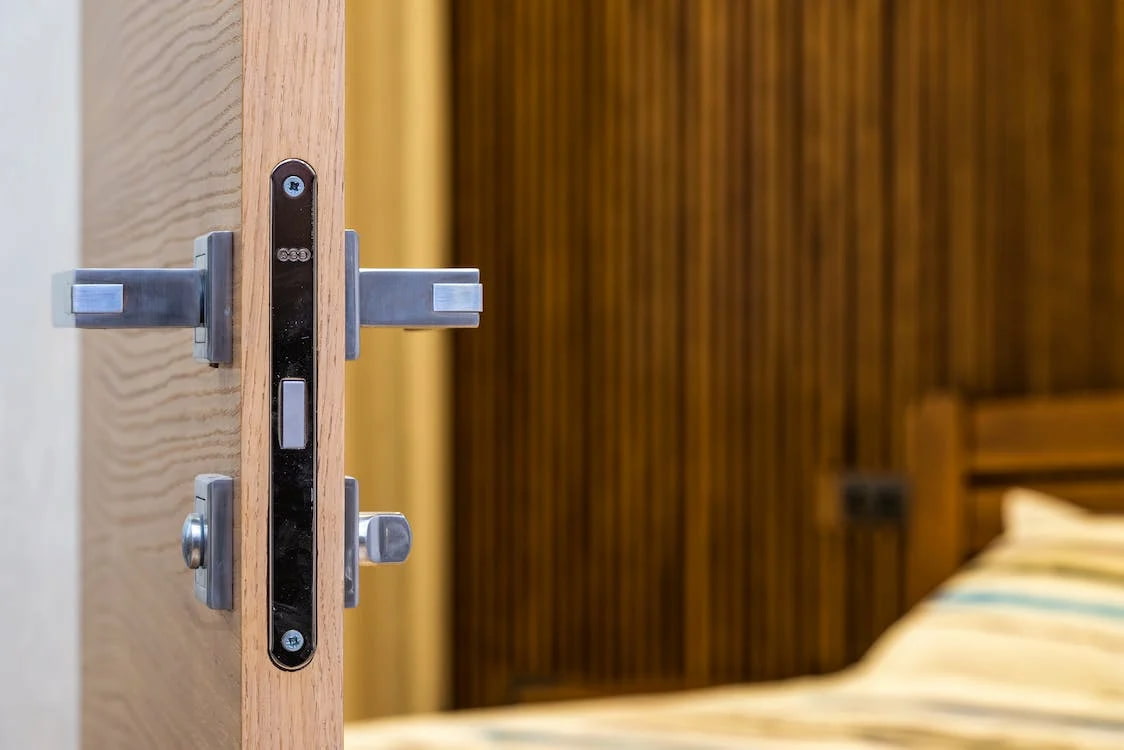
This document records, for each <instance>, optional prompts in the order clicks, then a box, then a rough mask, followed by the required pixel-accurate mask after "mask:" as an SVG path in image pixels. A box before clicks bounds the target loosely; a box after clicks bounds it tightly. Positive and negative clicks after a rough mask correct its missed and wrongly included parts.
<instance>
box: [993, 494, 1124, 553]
mask: <svg viewBox="0 0 1124 750" xmlns="http://www.w3.org/2000/svg"><path fill="white" fill-rule="evenodd" d="M1003 530H1004V537H1005V539H1007V540H1009V541H1015V542H1021V541H1049V540H1065V539H1070V540H1081V539H1087V540H1089V541H1098V542H1117V543H1120V544H1124V516H1118V515H1097V514H1094V513H1090V512H1089V511H1087V510H1085V509H1084V508H1080V507H1078V506H1076V505H1074V504H1073V503H1071V502H1068V501H1066V500H1062V499H1061V498H1058V497H1054V496H1053V495H1047V494H1046V493H1044V492H1039V491H1037V490H1031V489H1027V488H1025V487H1016V488H1014V489H1011V490H1008V491H1007V493H1006V494H1004V496H1003Z"/></svg>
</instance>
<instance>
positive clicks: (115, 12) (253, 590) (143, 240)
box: [81, 0, 344, 749]
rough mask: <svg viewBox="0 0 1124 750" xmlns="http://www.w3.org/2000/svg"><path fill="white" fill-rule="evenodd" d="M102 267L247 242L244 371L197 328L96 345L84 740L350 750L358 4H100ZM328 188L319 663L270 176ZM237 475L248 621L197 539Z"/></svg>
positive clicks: (100, 744)
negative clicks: (281, 405)
mask: <svg viewBox="0 0 1124 750" xmlns="http://www.w3.org/2000/svg"><path fill="white" fill-rule="evenodd" d="M83 26H84V28H83V39H82V43H83V50H82V61H83V67H82V70H83V81H82V85H83V95H82V100H83V104H82V115H83V122H82V132H83V137H82V153H83V168H82V171H83V177H82V194H83V204H82V207H83V219H82V225H83V230H82V240H83V256H82V260H83V265H84V266H132V267H174V266H185V265H188V266H189V265H191V243H192V238H193V237H195V236H196V235H199V234H202V233H205V232H207V231H211V230H219V229H232V230H235V231H236V233H237V234H236V240H235V251H234V263H235V293H234V321H235V325H234V329H235V330H234V333H235V344H234V357H233V359H234V362H233V365H232V366H223V367H218V368H210V367H207V366H205V365H200V364H198V363H196V362H194V361H193V360H192V356H191V333H190V331H185V330H168V331H161V330H153V331H148V332H138V331H89V332H85V333H84V334H83V337H82V339H83V342H82V344H83V353H82V366H83V369H82V384H83V385H82V403H83V407H82V420H83V421H82V435H81V446H82V447H81V451H82V459H81V471H82V478H81V488H82V489H81V493H82V497H81V502H82V506H81V508H82V509H81V529H82V531H81V544H82V551H81V560H82V605H81V608H82V609H81V617H82V620H81V622H82V625H81V632H82V634H81V649H82V689H81V691H82V695H81V704H82V741H83V746H84V747H88V748H115V749H117V748H145V749H148V748H175V747H189V748H208V749H221V748H233V747H247V748H250V747H253V748H285V747H293V748H330V747H337V746H339V745H340V744H341V743H342V676H341V672H342V669H341V661H342V654H341V651H342V628H341V617H342V614H341V612H342V577H343V564H342V544H343V526H342V510H343V507H342V489H343V482H342V480H343V424H342V422H343V417H342V414H343V412H342V396H343V356H344V355H343V336H342V330H343V328H342V326H343V293H344V283H343V282H344V274H343V221H342V215H343V213H342V212H343V202H342V190H343V185H342V148H343V130H342V122H343V118H342V107H343V85H342V74H343V71H342V68H343V0H316V1H315V2H313V1H311V0H309V1H306V0H217V1H216V0H209V1H208V2H182V0H87V2H86V3H85V7H84V8H83ZM292 157H295V158H299V159H303V160H304V161H306V162H308V163H309V164H310V165H311V166H312V167H313V169H315V171H316V173H317V186H318V187H317V203H316V227H317V230H316V231H317V243H316V244H317V263H316V272H315V273H316V276H315V287H316V294H317V304H316V312H315V316H316V331H317V333H316V337H315V338H316V344H317V347H316V352H317V353H316V358H315V359H316V366H317V370H318V373H317V383H318V387H317V388H316V397H315V409H316V414H317V420H316V425H317V427H316V431H315V434H314V436H313V439H315V440H316V441H318V459H317V464H316V470H315V475H316V481H317V486H318V495H317V498H318V502H317V504H316V524H317V551H318V554H317V555H316V567H315V577H316V592H317V594H316V600H315V606H316V617H317V620H318V626H317V631H318V636H317V641H318V643H317V651H316V655H315V657H314V658H313V660H312V661H311V663H310V664H309V665H308V666H307V667H305V668H303V669H300V670H299V671H294V672H287V671H282V670H280V669H278V668H277V667H275V666H274V665H273V664H272V663H271V660H270V657H269V654H268V650H267V643H266V641H267V640H268V638H267V632H268V629H267V594H266V587H267V570H266V566H267V557H266V554H267V517H268V516H267V514H268V507H269V486H268V471H269V469H268V467H269V451H270V442H269V441H270V427H269V420H270V415H271V405H270V398H271V386H270V375H271V372H270V354H269V346H270V342H269V330H270V320H269V314H270V287H269V273H270V249H269V242H270V239H269V232H270V225H269V189H270V172H271V170H272V169H273V167H274V165H276V164H278V163H279V162H281V161H282V160H284V159H288V158H292ZM209 472H217V473H223V474H228V475H230V476H232V477H234V480H235V484H234V486H235V531H234V540H235V543H234V571H235V572H234V576H235V582H234V608H233V610H232V611H229V612H219V611H212V610H209V609H207V608H206V607H204V606H203V605H202V604H200V603H199V602H198V601H196V600H195V598H194V596H193V589H192V574H191V572H190V571H188V570H186V569H185V567H184V565H183V562H182V560H181V557H180V547H179V535H178V530H179V526H180V523H181V522H182V520H183V517H184V515H185V513H186V512H188V511H190V510H191V505H192V494H193V493H192V483H193V478H194V476H195V475H196V474H200V473H209Z"/></svg>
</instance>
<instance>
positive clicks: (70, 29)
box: [0, 0, 80, 750]
mask: <svg viewBox="0 0 1124 750" xmlns="http://www.w3.org/2000/svg"><path fill="white" fill-rule="evenodd" d="M79 37H80V34H79V11H78V0H34V1H33V2H28V1H26V0H0V237H2V238H3V239H2V241H0V313H2V318H0V321H2V322H0V478H2V482H3V484H2V487H0V535H2V536H0V649H2V656H0V748H2V749H3V750H8V748H13V749H15V748H36V750H55V749H56V748H65V749H67V750H69V749H70V748H74V747H77V743H78V740H77V736H78V647H77V642H78V632H77V622H78V618H77V609H78V583H77V581H78V578H77V559H78V555H77V552H78V548H77V505H76V487H77V472H78V468H77V439H76V430H77V419H76V415H77V400H78V369H77V368H78V349H77V341H78V339H77V332H75V331H66V330H54V329H52V328H51V321H50V305H49V277H50V273H51V272H52V271H55V270H61V269H65V268H70V267H73V266H75V265H77V258H78V222H79V173H78V147H79V126H78V113H79V110H78V107H79V75H78V74H79V70H78V59H79V50H78V47H79Z"/></svg>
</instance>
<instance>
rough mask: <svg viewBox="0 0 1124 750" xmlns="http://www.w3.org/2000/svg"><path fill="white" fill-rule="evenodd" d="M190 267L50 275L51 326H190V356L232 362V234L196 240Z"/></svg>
mask: <svg viewBox="0 0 1124 750" xmlns="http://www.w3.org/2000/svg"><path fill="white" fill-rule="evenodd" d="M192 257H193V261H194V263H193V266H192V267H191V268H78V269H75V270H73V271H64V272H62V273H57V274H55V276H54V278H53V280H52V284H51V307H52V313H53V318H54V324H55V325H56V326H59V327H65V328H163V327H170V328H194V329H195V337H194V340H193V351H192V353H193V356H194V357H195V359H197V360H198V361H200V362H205V363H207V364H211V365H216V366H217V365H220V364H229V363H230V362H231V361H232V360H233V353H234V350H233V343H234V333H233V323H232V313H233V306H234V234H233V233H232V232H210V233H208V234H205V235H202V236H201V237H197V238H196V239H195V245H194V252H193V255H192Z"/></svg>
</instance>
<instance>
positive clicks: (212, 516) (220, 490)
mask: <svg viewBox="0 0 1124 750" xmlns="http://www.w3.org/2000/svg"><path fill="white" fill-rule="evenodd" d="M181 546H182V551H183V562H184V565H186V566H187V567H188V569H190V570H194V571H195V598H196V599H198V600H199V601H201V602H203V603H204V604H206V605H207V606H208V607H210V608H211V609H233V608H234V480H232V479H231V478H230V477H228V476H224V475H222V474H200V475H198V476H197V477H195V505H194V509H193V511H192V512H191V513H188V514H187V518H185V519H184V522H183V531H182V534H181Z"/></svg>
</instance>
